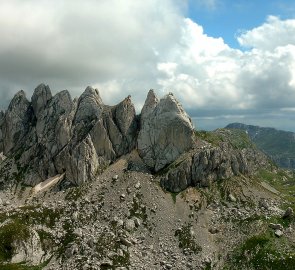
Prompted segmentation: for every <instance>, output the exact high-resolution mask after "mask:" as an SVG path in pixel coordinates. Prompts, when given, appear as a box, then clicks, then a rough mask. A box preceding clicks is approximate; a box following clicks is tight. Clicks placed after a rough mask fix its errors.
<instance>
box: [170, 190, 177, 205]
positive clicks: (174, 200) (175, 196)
mask: <svg viewBox="0 0 295 270" xmlns="http://www.w3.org/2000/svg"><path fill="white" fill-rule="evenodd" d="M170 194H171V198H172V200H173V203H174V204H176V198H177V195H178V194H179V192H170Z"/></svg>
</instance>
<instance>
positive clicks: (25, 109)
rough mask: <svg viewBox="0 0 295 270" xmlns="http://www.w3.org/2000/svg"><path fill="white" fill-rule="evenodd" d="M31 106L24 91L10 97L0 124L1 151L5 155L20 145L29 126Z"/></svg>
mask: <svg viewBox="0 0 295 270" xmlns="http://www.w3.org/2000/svg"><path fill="white" fill-rule="evenodd" d="M31 116H32V108H31V106H30V102H29V101H28V100H27V98H26V95H25V92H24V91H23V90H21V91H19V92H18V93H17V94H16V95H15V96H14V97H13V99H12V101H11V102H10V104H9V107H8V109H7V111H6V112H5V115H4V120H3V124H2V128H1V129H2V134H3V135H2V136H3V152H4V154H5V155H7V154H8V153H9V152H10V151H11V150H12V149H13V148H14V147H17V146H19V145H20V143H21V141H22V140H23V138H24V136H25V135H26V134H27V132H28V131H29V128H30V122H31Z"/></svg>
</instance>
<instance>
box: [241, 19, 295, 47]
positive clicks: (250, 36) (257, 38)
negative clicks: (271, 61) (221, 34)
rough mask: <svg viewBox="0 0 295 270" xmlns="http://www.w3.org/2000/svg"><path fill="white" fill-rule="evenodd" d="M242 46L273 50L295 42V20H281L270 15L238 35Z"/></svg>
mask: <svg viewBox="0 0 295 270" xmlns="http://www.w3.org/2000/svg"><path fill="white" fill-rule="evenodd" d="M238 41H239V43H240V44H241V45H242V46H245V47H250V48H256V49H261V50H269V51H272V50H274V49H275V48H277V47H280V46H287V45H290V44H293V45H294V44H295V20H294V19H289V20H280V19H279V18H278V17H276V16H268V18H267V20H266V22H265V23H264V24H262V25H261V26H259V27H256V28H254V29H251V30H249V31H245V32H244V33H242V34H241V35H240V36H239V37H238Z"/></svg>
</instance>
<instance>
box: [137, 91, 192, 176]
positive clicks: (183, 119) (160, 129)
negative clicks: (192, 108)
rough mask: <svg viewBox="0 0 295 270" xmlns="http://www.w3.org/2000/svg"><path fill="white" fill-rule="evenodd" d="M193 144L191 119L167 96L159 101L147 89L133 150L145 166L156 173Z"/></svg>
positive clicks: (170, 96)
mask: <svg viewBox="0 0 295 270" xmlns="http://www.w3.org/2000/svg"><path fill="white" fill-rule="evenodd" d="M193 145H194V130H193V126H192V122H191V119H190V118H189V116H188V115H187V114H186V112H185V111H184V110H183V108H182V106H181V105H180V104H179V102H178V101H177V100H176V99H175V97H174V96H173V94H171V93H170V94H168V95H166V96H165V97H164V98H162V99H161V100H160V101H159V100H158V99H157V97H156V95H155V93H154V91H153V90H150V91H149V93H148V96H147V99H146V101H145V104H144V106H143V108H142V111H141V118H140V131H139V135H138V140H137V147H138V152H139V155H140V157H141V158H142V159H143V160H144V162H145V163H146V165H148V167H150V168H151V169H152V170H153V171H155V172H157V171H159V170H161V169H163V168H164V167H166V166H167V165H169V164H170V163H172V162H173V161H174V160H176V159H177V158H178V157H179V156H180V155H181V154H182V153H183V152H185V151H187V150H189V149H191V148H192V147H193Z"/></svg>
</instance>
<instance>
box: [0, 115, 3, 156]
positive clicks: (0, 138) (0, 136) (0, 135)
mask: <svg viewBox="0 0 295 270" xmlns="http://www.w3.org/2000/svg"><path fill="white" fill-rule="evenodd" d="M3 122H4V112H3V111H0V153H1V152H3V148H4V145H3V132H2V125H3Z"/></svg>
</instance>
